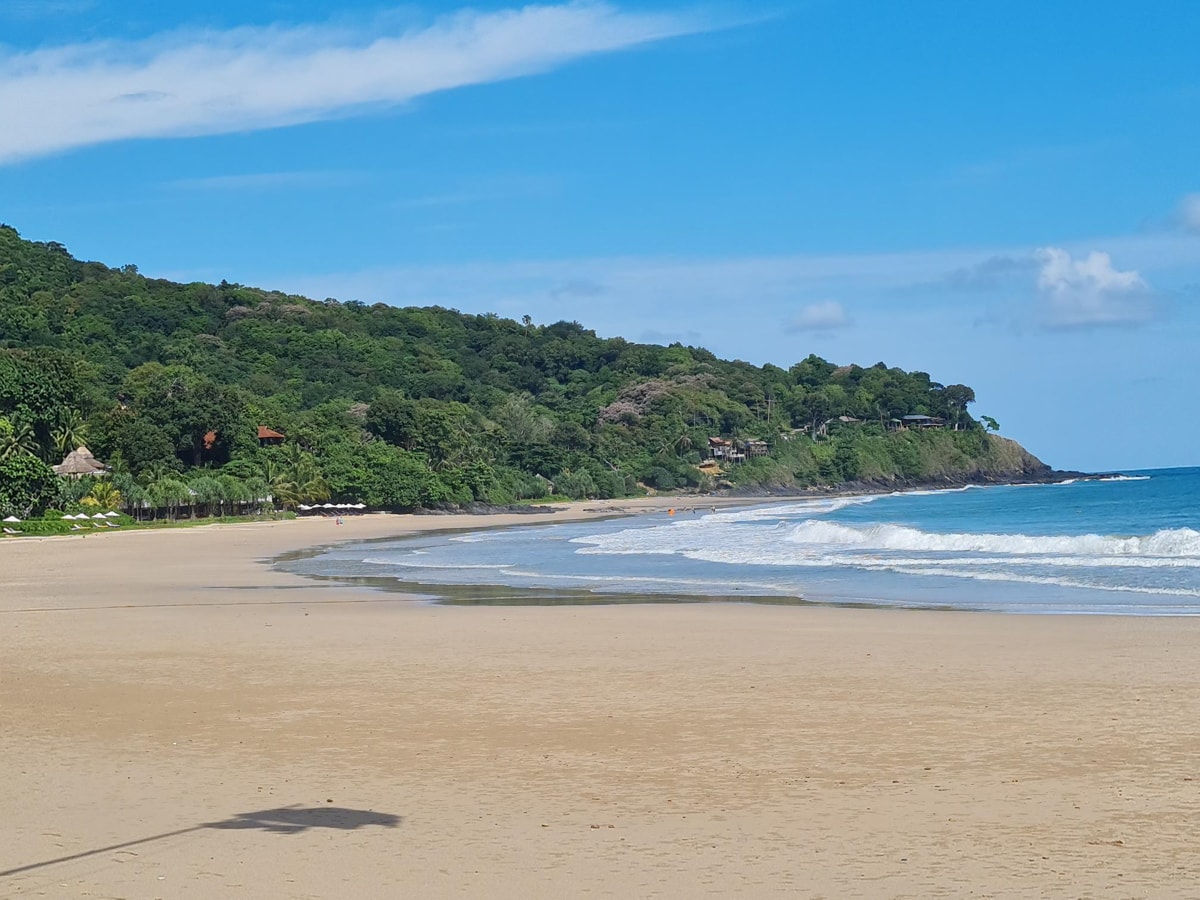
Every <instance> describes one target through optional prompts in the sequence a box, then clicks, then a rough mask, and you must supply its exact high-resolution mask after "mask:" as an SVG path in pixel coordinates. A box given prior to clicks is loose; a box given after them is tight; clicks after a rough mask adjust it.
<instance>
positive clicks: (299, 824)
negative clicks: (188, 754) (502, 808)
mask: <svg viewBox="0 0 1200 900" xmlns="http://www.w3.org/2000/svg"><path fill="white" fill-rule="evenodd" d="M402 821H404V820H403V819H402V818H401V817H400V816H396V815H392V814H391V813H380V812H375V811H374V810H369V809H345V808H343V807H339V806H281V807H278V808H276V809H263V810H259V811H258V812H248V813H237V814H236V815H233V816H230V817H229V818H228V819H223V820H221V821H220V822H203V823H201V824H199V825H191V826H189V827H187V828H178V829H176V830H175V831H166V832H163V833H162V834H153V835H150V836H149V837H144V838H138V839H137V840H133V841H125V842H124V843H121V844H112V845H110V846H108V847H97V848H96V849H94V850H84V851H83V852H81V853H72V854H71V855H70V856H60V857H58V858H57V859H47V860H43V861H42V862H36V863H30V864H28V865H24V866H18V867H16V868H14V869H7V870H5V871H3V872H0V878H5V877H7V876H9V875H18V874H20V873H21V872H29V871H32V870H34V869H42V868H45V867H46V866H53V865H57V864H59V863H65V862H71V861H72V860H76V859H85V858H87V857H89V856H96V855H98V854H101V853H111V852H113V851H116V850H125V849H127V848H129V847H136V846H138V845H141V844H149V843H151V842H153V841H161V840H165V839H166V838H171V837H176V836H177V835H181V834H188V833H189V832H194V831H204V830H205V829H210V828H212V829H217V830H220V831H244V830H248V829H253V830H258V831H266V832H271V833H273V834H299V833H301V832H304V831H309V830H311V829H313V828H334V829H339V830H342V831H354V830H355V829H358V828H367V827H371V826H375V827H379V828H395V827H396V826H398V825H399V824H400V823H401V822H402Z"/></svg>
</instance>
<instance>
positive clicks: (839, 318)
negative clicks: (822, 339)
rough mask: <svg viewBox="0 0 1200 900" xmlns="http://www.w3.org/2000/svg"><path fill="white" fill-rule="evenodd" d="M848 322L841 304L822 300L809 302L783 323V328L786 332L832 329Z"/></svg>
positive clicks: (843, 325)
mask: <svg viewBox="0 0 1200 900" xmlns="http://www.w3.org/2000/svg"><path fill="white" fill-rule="evenodd" d="M849 324H850V317H849V316H848V315H847V314H846V310H845V309H844V308H843V307H842V304H840V303H838V302H837V301H836V300H823V301H821V302H820V303H810V304H809V305H808V306H805V307H804V308H803V309H801V310H800V312H798V313H797V314H796V315H794V316H793V317H792V318H791V319H789V320H788V321H787V322H786V323H784V326H783V330H784V331H786V332H788V333H794V332H798V331H833V330H834V329H836V328H845V327H846V326H847V325H849Z"/></svg>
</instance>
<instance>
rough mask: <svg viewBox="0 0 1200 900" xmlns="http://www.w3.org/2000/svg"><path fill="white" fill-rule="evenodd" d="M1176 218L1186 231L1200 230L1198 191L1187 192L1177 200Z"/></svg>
mask: <svg viewBox="0 0 1200 900" xmlns="http://www.w3.org/2000/svg"><path fill="white" fill-rule="evenodd" d="M1178 220H1179V224H1180V225H1181V226H1182V227H1183V228H1184V229H1185V230H1186V231H1195V232H1200V193H1196V194H1188V195H1187V196H1186V197H1184V198H1183V200H1181V201H1180V202H1179V212H1178Z"/></svg>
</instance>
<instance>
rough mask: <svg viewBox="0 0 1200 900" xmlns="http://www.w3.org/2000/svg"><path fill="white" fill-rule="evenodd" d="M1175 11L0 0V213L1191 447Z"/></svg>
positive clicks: (1192, 105) (1185, 175)
mask: <svg viewBox="0 0 1200 900" xmlns="http://www.w3.org/2000/svg"><path fill="white" fill-rule="evenodd" d="M1196 34H1200V4H1190V3H1174V4H1165V3H1163V4H1144V3H1143V4H1133V3H1125V2H1103V0H1101V2H1096V0H1092V2H1087V3H1084V2H1073V0H1062V2H1056V3H1052V4H1047V3H1033V2H1024V0H1015V2H1014V0H1010V2H1003V3H1000V2H987V0H984V2H978V3H970V4H965V3H964V4H946V3H943V2H923V0H913V2H908V3H903V4H899V3H890V2H882V0H879V2H866V0H859V2H854V0H812V2H780V3H776V4H772V5H769V6H768V5H765V4H759V3H755V4H749V3H745V2H743V3H737V2H729V3H715V4H714V3H702V4H691V3H680V2H674V0H668V2H664V3H658V4H644V3H635V2H628V3H607V4H606V3H589V2H577V3H566V4H555V3H548V4H545V5H540V6H536V5H529V6H518V5H509V4H505V3H499V2H485V3H478V4H475V5H473V6H471V7H464V6H459V5H454V4H448V3H438V4H434V3H428V4H418V5H408V6H399V7H397V6H385V5H361V6H359V5H354V4H347V3H339V4H331V3H326V2H317V0H304V2H283V0H281V2H258V3H256V2H238V3H232V2H206V3H203V4H200V3H192V2H178V3H174V4H162V3H150V2H145V0H130V2H109V0H0V121H3V122H4V123H5V126H4V128H3V129H0V221H4V222H7V223H8V224H11V225H13V226H15V227H16V228H17V229H19V230H20V231H21V233H22V234H23V235H24V236H26V237H28V238H31V239H35V240H57V241H61V242H62V243H64V244H66V245H67V247H68V248H69V249H70V250H71V251H72V252H73V253H75V254H76V255H77V256H81V257H83V258H88V259H99V260H102V261H104V262H107V263H109V264H112V265H121V264H124V263H135V264H137V265H138V266H139V268H140V269H141V270H142V271H143V272H144V273H146V274H150V275H155V276H162V277H170V278H176V279H181V280H208V281H219V280H220V279H222V278H225V279H228V280H230V281H236V282H241V283H243V284H254V285H261V286H264V287H273V288H282V289H286V290H291V291H295V292H298V293H305V294H308V295H309V296H314V297H316V298H318V299H320V298H324V297H327V296H332V297H337V298H339V299H343V300H348V299H360V300H364V301H368V302H374V301H379V300H383V301H386V302H392V303H398V304H424V303H438V304H441V305H445V306H452V307H455V308H458V309H462V310H464V311H468V312H483V311H492V312H497V313H500V314H502V315H506V316H513V317H520V316H522V315H526V314H528V315H531V316H532V317H533V318H534V319H535V320H536V321H540V322H552V321H556V320H559V319H576V320H578V321H580V322H582V323H583V324H585V325H586V326H588V327H591V328H594V329H596V330H597V331H598V332H599V333H601V334H604V335H622V336H625V337H628V338H631V339H634V340H648V341H655V342H670V341H674V340H680V341H683V342H684V343H689V344H697V345H702V346H705V347H708V348H709V349H711V350H713V351H714V352H716V353H719V354H720V355H722V356H727V357H736V358H741V359H746V360H749V361H751V362H755V363H763V362H773V363H776V364H779V365H782V366H787V365H790V364H791V363H793V362H795V361H797V360H799V359H801V358H803V357H804V356H806V355H807V354H809V353H810V352H815V353H818V354H821V355H822V356H825V357H827V358H829V359H831V360H834V361H836V362H839V363H848V362H858V363H860V364H863V365H870V364H873V363H875V362H877V361H879V360H884V361H886V362H887V363H888V364H890V365H901V366H904V367H906V368H919V369H923V370H925V371H928V372H930V373H931V374H932V375H933V377H934V378H935V379H936V380H939V381H942V382H945V383H950V382H965V383H967V384H970V385H972V386H973V387H974V388H975V389H976V393H977V395H978V398H979V401H978V403H977V404H976V406H975V408H974V411H975V413H976V414H987V415H991V416H993V417H995V418H996V419H998V420H999V421H1000V424H1001V426H1002V431H1003V432H1004V433H1006V434H1008V435H1010V436H1012V437H1015V438H1017V439H1018V440H1020V441H1022V442H1023V443H1024V444H1026V446H1028V447H1029V448H1030V449H1031V450H1033V451H1034V452H1035V453H1037V454H1039V455H1040V456H1042V457H1043V458H1044V459H1046V460H1047V461H1048V462H1050V463H1052V464H1054V465H1056V466H1059V467H1064V468H1084V469H1110V468H1135V467H1152V466H1169V465H1196V464H1200V449H1198V448H1200V416H1196V415H1195V410H1196V402H1195V391H1196V386H1197V381H1198V380H1200V379H1198V378H1197V376H1198V375H1200V363H1198V362H1197V350H1196V348H1197V345H1198V344H1200V341H1198V340H1197V338H1200V164H1198V163H1197V159H1198V158H1200V156H1198V153H1197V148H1198V147H1200V64H1198V63H1197V62H1196V52H1195V44H1196V42H1195V36H1196Z"/></svg>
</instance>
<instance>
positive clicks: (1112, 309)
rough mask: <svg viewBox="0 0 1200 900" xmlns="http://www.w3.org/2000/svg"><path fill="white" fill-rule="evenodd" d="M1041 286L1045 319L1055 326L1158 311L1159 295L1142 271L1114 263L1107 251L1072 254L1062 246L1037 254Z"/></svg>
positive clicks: (1125, 320)
mask: <svg viewBox="0 0 1200 900" xmlns="http://www.w3.org/2000/svg"><path fill="white" fill-rule="evenodd" d="M1035 257H1036V259H1037V260H1038V262H1039V263H1040V266H1041V268H1040V269H1039V270H1038V277H1037V288H1038V291H1039V292H1040V294H1041V296H1042V297H1043V299H1044V300H1045V306H1044V308H1043V310H1042V315H1043V319H1042V321H1043V324H1045V325H1047V326H1048V327H1051V328H1096V327H1101V326H1113V325H1134V324H1140V323H1143V322H1146V321H1148V320H1149V319H1150V318H1152V316H1153V314H1154V295H1153V293H1152V292H1151V290H1150V286H1149V285H1148V284H1147V283H1146V281H1145V280H1144V279H1143V278H1142V276H1141V274H1139V273H1138V272H1137V271H1135V270H1133V269H1128V270H1124V271H1123V270H1121V269H1117V268H1116V267H1115V266H1113V262H1112V257H1110V256H1109V255H1108V254H1107V253H1101V252H1098V251H1092V252H1091V253H1089V254H1088V255H1087V256H1085V257H1081V258H1076V257H1073V256H1072V255H1071V254H1070V253H1068V252H1067V251H1066V250H1063V249H1062V248H1060V247H1044V248H1042V249H1041V250H1038V251H1037V253H1036V254H1035Z"/></svg>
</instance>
